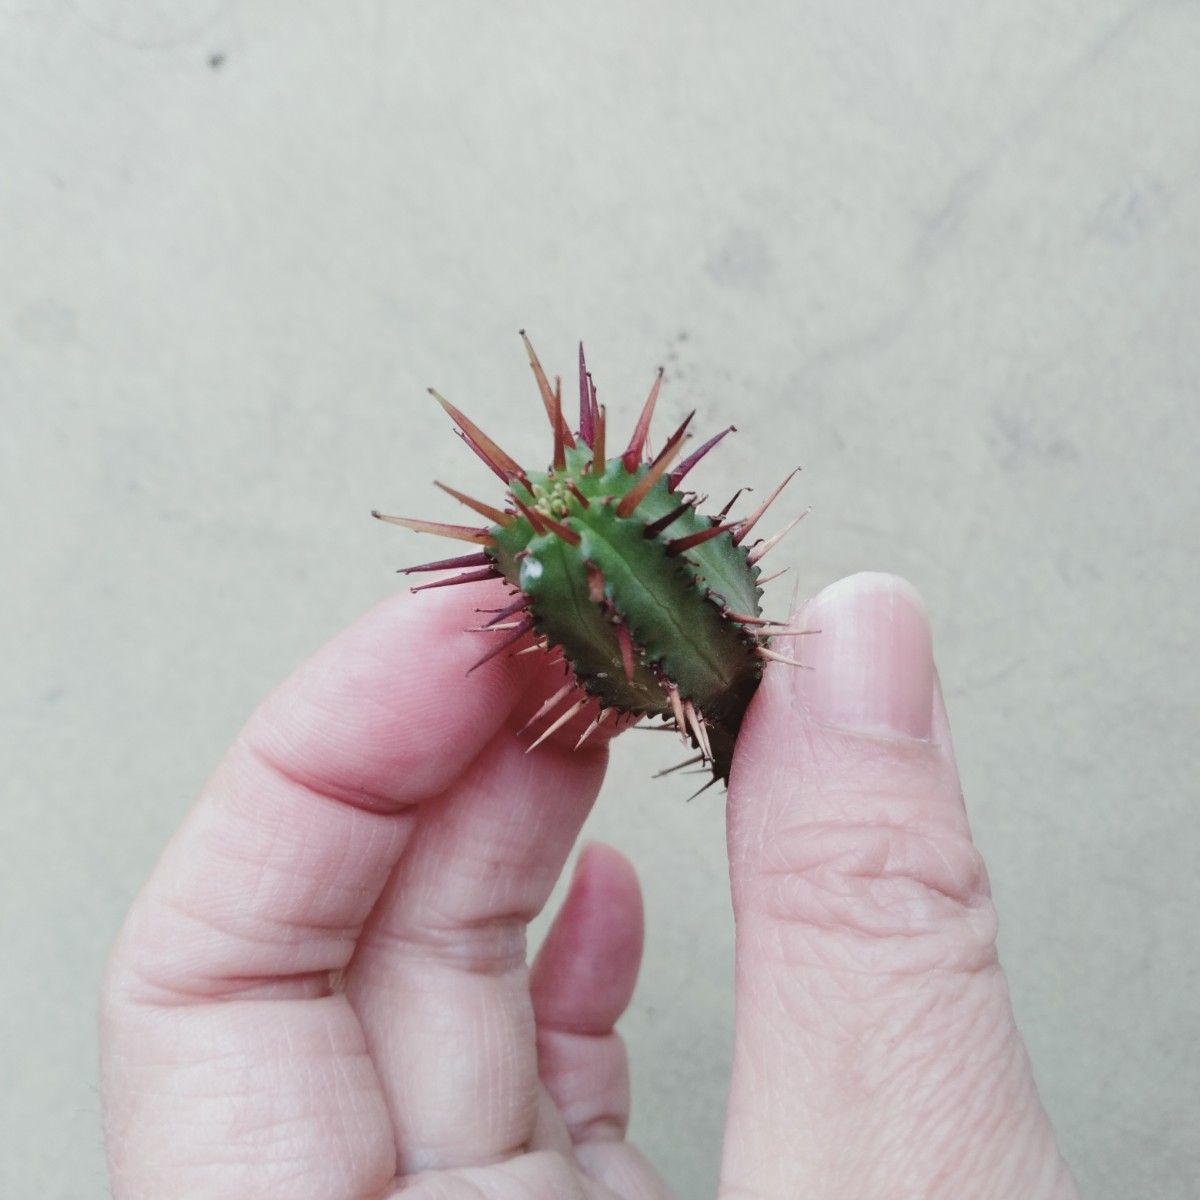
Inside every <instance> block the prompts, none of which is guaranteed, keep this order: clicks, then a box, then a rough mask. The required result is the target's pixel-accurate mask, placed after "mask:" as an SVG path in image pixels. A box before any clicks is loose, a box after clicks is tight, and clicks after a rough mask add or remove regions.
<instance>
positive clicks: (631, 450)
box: [621, 367, 663, 475]
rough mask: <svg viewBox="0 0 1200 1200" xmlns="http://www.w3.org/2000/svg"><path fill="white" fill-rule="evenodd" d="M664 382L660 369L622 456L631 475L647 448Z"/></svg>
mask: <svg viewBox="0 0 1200 1200" xmlns="http://www.w3.org/2000/svg"><path fill="white" fill-rule="evenodd" d="M662 380H663V369H662V367H659V368H658V374H656V375H655V376H654V383H653V384H651V386H650V395H649V396H647V397H646V403H645V404H643V405H642V411H641V414H640V415H639V416H638V420H637V425H635V426H634V429H633V436H632V437H631V438H630V439H629V445H628V446H627V447H626V448H625V453H624V454H622V455H621V461H622V463H623V464H624V466H625V470H626V471H628V472H629V473H630V474H631V475H632V474H633V472H634V471H636V470H637V465H638V463H639V462H641V461H642V451H643V450H644V449H645V448H646V438H647V437H648V436H649V434H650V419H651V418H652V417H653V416H654V405H655V404H656V403H657V402H658V392H659V389H660V388H661V387H662Z"/></svg>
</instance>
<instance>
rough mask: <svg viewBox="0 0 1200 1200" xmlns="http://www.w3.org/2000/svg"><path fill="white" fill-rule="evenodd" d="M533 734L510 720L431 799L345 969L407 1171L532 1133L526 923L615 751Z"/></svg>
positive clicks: (534, 1080)
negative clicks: (539, 739) (575, 746)
mask: <svg viewBox="0 0 1200 1200" xmlns="http://www.w3.org/2000/svg"><path fill="white" fill-rule="evenodd" d="M526 745H528V738H526V739H524V740H521V741H519V740H518V739H517V738H516V737H515V736H514V735H513V733H512V731H511V730H502V731H501V732H500V733H499V734H497V735H496V737H495V738H493V740H492V741H491V742H490V743H489V744H488V745H487V746H486V747H485V749H484V750H483V751H482V753H481V754H480V755H479V757H478V758H477V759H476V760H475V762H474V763H473V764H472V765H471V766H470V767H469V768H468V769H467V771H466V772H464V774H463V775H462V776H461V777H460V778H459V780H458V781H457V783H456V784H455V786H454V787H453V789H452V790H451V791H449V792H448V793H446V794H445V795H443V796H442V797H440V798H439V799H437V800H435V801H433V802H432V803H430V804H428V805H426V806H424V807H423V808H422V810H421V813H420V816H419V818H418V824H417V827H416V829H415V830H414V832H413V836H412V839H411V841H410V842H409V845H408V847H407V848H406V850H405V852H404V855H403V857H402V859H401V861H400V863H399V864H398V866H397V868H396V870H395V871H394V873H393V875H392V877H391V879H390V881H389V883H388V885H387V887H386V889H385V890H384V893H383V896H382V897H381V899H380V902H379V904H378V905H377V907H376V909H375V911H374V913H373V914H372V917H371V919H370V921H369V922H368V924H367V927H366V929H365V930H364V933H363V935H362V938H361V940H360V942H359V947H358V951H357V952H356V954H355V957H354V960H353V962H352V963H351V965H350V967H349V969H348V972H347V980H346V988H347V992H348V994H349V996H350V999H351V1002H352V1003H353V1004H354V1006H355V1008H356V1009H357V1010H358V1012H359V1015H360V1019H361V1021H362V1024H363V1028H364V1030H365V1032H366V1036H367V1041H368V1045H369V1047H370V1050H371V1054H372V1057H373V1058H374V1060H375V1064H376V1068H377V1071H378V1073H379V1077H380V1080H381V1082H382V1085H383V1089H384V1093H385V1095H386V1097H387V1100H388V1105H389V1109H390V1112H391V1117H392V1121H393V1125H394V1129H395V1136H396V1146H397V1156H398V1169H399V1171H400V1173H401V1174H402V1175H403V1174H410V1173H412V1172H415V1171H419V1170H428V1169H434V1168H453V1167H468V1166H476V1165H483V1164H486V1163H490V1162H496V1161H499V1160H502V1159H504V1158H507V1157H509V1156H510V1155H512V1154H514V1153H517V1152H519V1151H520V1150H521V1149H522V1148H523V1147H524V1146H525V1145H526V1144H527V1143H528V1142H529V1140H530V1138H531V1137H532V1136H533V1132H534V1128H535V1125H536V1121H537V1109H538V1095H539V1084H538V1070H537V1051H536V1043H535V1031H534V1019H533V1009H532V1004H531V1001H530V997H529V984H528V972H527V970H526V965H525V949H526V927H527V925H528V923H529V921H530V920H532V918H533V917H534V916H536V915H537V913H538V912H539V911H540V910H541V908H542V907H543V905H544V904H545V903H546V900H547V898H548V897H549V895H550V892H551V889H552V888H553V886H554V883H555V881H556V880H557V878H558V876H559V874H560V873H561V871H562V868H563V864H564V863H565V861H566V859H567V856H568V854H569V853H570V850H571V846H572V844H573V842H574V841H575V838H576V836H577V835H578V832H579V828H580V826H581V825H582V824H583V821H584V819H585V818H586V816H587V813H588V810H589V809H590V807H591V805H592V802H593V800H594V799H595V796H596V793H597V792H598V791H599V788H600V783H601V780H602V778H603V774H604V766H605V761H606V750H605V749H604V747H603V745H601V746H598V747H597V748H595V749H590V748H589V749H585V750H580V751H578V752H573V751H572V750H571V749H570V742H567V743H565V744H563V743H555V742H548V743H547V744H546V745H544V746H541V747H539V748H538V749H536V750H534V751H533V753H531V754H528V755H527V754H526V753H525V747H526Z"/></svg>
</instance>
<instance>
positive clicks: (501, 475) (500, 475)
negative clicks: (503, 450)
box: [454, 429, 519, 484]
mask: <svg viewBox="0 0 1200 1200" xmlns="http://www.w3.org/2000/svg"><path fill="white" fill-rule="evenodd" d="M454 432H455V433H456V434H458V436H459V437H460V438H462V440H463V441H464V442H466V444H467V448H468V449H469V450H470V451H471V453H472V454H474V455H475V456H476V457H477V458H478V459H479V460H480V462H482V463H483V465H484V466H485V467H487V469H488V470H489V471H491V472H492V474H493V475H495V476H496V478H497V479H499V480H500V482H501V483H504V484H508V483H512V481H513V480H514V479H517V478H519V477H518V476H516V475H514V474H513V473H512V472H511V471H503V470H501V469H500V468H499V467H498V466H496V464H495V463H494V462H492V460H491V459H490V458H488V456H487V455H486V454H485V453H484V452H483V450H482V449H481V448H480V447H479V445H478V444H477V443H476V442H474V441H472V440H471V438H469V437H468V436H467V435H466V434H465V433H463V431H462V430H461V429H456V430H455V431H454Z"/></svg>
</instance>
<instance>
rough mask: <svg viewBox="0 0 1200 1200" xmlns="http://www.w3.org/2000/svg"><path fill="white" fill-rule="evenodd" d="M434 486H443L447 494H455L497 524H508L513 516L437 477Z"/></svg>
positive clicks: (460, 501)
mask: <svg viewBox="0 0 1200 1200" xmlns="http://www.w3.org/2000/svg"><path fill="white" fill-rule="evenodd" d="M433 486H434V487H436V488H441V489H442V491H443V492H445V493H446V495H447V496H453V497H454V499H455V500H457V501H458V502H459V503H460V504H465V505H466V506H467V507H468V508H469V509H472V510H473V511H474V512H477V513H478V514H479V515H480V516H481V517H487V519H488V520H489V521H491V522H492V523H493V524H495V525H507V524H508V523H509V522H510V521H511V520H512V517H511V516H510V515H509V514H508V513H506V512H503V511H501V510H500V509H498V508H493V507H492V505H490V504H484V502H483V501H482V500H476V499H475V497H474V496H468V495H467V494H466V492H460V491H459V490H458V489H457V488H452V487H450V486H449V484H445V483H440V482H439V481H438V480H436V479H435V480H434V481H433Z"/></svg>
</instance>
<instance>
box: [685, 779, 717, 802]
mask: <svg viewBox="0 0 1200 1200" xmlns="http://www.w3.org/2000/svg"><path fill="white" fill-rule="evenodd" d="M719 779H720V776H718V775H714V776H713V777H712V778H711V779H710V780H709V781H708V782H707V783H706V784H705V785H704V786H703V787H702V788H697V789H696V790H695V791H694V792H693V793H692V794H691V795H690V796H689V797H688V798H687V800H686V801H685V803H687V804H691V802H692V801H693V800H695V798H696V797H697V796H702V795H703V794H704V793H705V792H707V791H708V789H709V788H710V787H712V786H713V785H714V784H716V783H717V782H718V781H719Z"/></svg>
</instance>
